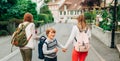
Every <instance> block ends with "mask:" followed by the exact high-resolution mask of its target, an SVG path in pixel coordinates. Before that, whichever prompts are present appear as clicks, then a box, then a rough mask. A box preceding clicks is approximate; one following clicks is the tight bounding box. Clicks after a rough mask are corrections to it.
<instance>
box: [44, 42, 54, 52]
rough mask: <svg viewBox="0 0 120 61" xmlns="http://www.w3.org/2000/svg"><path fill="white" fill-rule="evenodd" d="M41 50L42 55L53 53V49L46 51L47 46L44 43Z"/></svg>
mask: <svg viewBox="0 0 120 61" xmlns="http://www.w3.org/2000/svg"><path fill="white" fill-rule="evenodd" d="M42 50H43V53H44V54H51V53H54V52H55V51H54V49H52V50H47V45H46V44H45V43H44V44H43V48H42Z"/></svg>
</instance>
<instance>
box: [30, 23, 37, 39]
mask: <svg viewBox="0 0 120 61" xmlns="http://www.w3.org/2000/svg"><path fill="white" fill-rule="evenodd" d="M30 30H31V34H32V37H33V38H34V39H35V38H36V34H35V24H34V23H32V24H31V28H30Z"/></svg>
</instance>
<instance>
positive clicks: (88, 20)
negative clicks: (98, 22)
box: [84, 10, 96, 23]
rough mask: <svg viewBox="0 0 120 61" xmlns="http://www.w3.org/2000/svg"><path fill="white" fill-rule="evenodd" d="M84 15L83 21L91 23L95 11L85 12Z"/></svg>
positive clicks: (94, 16)
mask: <svg viewBox="0 0 120 61" xmlns="http://www.w3.org/2000/svg"><path fill="white" fill-rule="evenodd" d="M84 15H85V19H86V20H87V22H88V23H92V22H93V20H94V19H95V18H96V10H93V11H90V12H85V13H84Z"/></svg>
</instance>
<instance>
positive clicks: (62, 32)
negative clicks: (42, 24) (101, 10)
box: [0, 23, 117, 61]
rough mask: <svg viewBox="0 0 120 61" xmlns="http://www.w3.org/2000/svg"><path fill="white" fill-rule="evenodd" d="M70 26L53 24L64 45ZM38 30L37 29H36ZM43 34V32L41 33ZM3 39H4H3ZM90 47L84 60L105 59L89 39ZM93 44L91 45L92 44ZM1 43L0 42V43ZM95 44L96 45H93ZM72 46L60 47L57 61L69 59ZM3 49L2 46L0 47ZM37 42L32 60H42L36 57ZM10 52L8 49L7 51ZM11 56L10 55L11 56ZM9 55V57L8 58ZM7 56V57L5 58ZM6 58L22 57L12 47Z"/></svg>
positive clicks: (12, 60)
mask: <svg viewBox="0 0 120 61" xmlns="http://www.w3.org/2000/svg"><path fill="white" fill-rule="evenodd" d="M72 26H73V24H64V23H62V24H55V25H54V26H53V27H54V28H55V29H56V31H57V32H56V38H57V40H58V41H60V42H61V44H63V45H65V43H66V42H67V39H68V37H69V35H70V32H71V29H72ZM38 30H39V29H38ZM43 34H44V33H43ZM9 39H10V36H8V40H9ZM3 40H4V39H3ZM92 40H94V38H92ZM9 43H10V42H7V43H6V42H4V44H8V45H5V46H6V47H5V48H6V49H7V50H5V49H4V50H5V52H7V53H1V52H0V56H1V54H2V55H3V56H5V55H6V54H8V51H9V50H10V48H7V46H10V44H9ZM90 43H91V48H90V51H89V52H88V56H87V59H86V61H107V60H105V58H104V57H103V56H101V55H100V53H99V52H97V51H96V48H97V47H96V48H95V47H94V46H93V45H94V44H93V43H94V41H91V42H90ZM92 44H93V45H92ZM0 45H1V44H0ZM95 46H96V45H95ZM0 48H1V47H0ZM72 48H73V45H72V44H71V45H70V46H69V48H68V50H67V52H65V53H64V52H62V51H61V49H60V48H59V51H58V54H57V55H58V61H71V52H72ZM1 49H3V48H1ZM37 49H38V48H37V44H36V48H35V50H33V58H32V61H43V60H40V59H38V50H37ZM9 52H10V51H9ZM3 56H2V57H0V58H1V59H3ZM11 56H12V57H11ZM9 57H11V58H9ZM7 58H8V59H7ZM7 58H6V61H22V58H21V54H20V52H19V49H17V48H16V50H15V48H14V53H13V54H11V55H9V56H7ZM1 61H2V60H1ZM114 61H117V60H114Z"/></svg>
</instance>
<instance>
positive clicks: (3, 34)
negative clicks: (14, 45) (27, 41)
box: [0, 30, 9, 36]
mask: <svg viewBox="0 0 120 61" xmlns="http://www.w3.org/2000/svg"><path fill="white" fill-rule="evenodd" d="M8 34H9V33H8V32H7V31H6V30H0V35H1V36H5V35H8Z"/></svg>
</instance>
